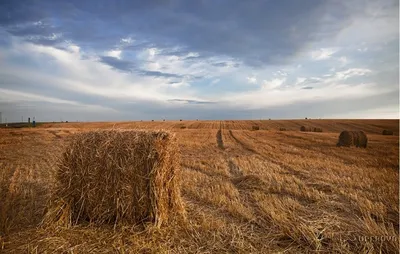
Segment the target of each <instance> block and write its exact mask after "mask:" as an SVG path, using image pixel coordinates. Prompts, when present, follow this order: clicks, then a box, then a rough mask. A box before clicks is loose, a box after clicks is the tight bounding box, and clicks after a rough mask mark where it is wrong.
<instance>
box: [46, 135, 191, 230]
mask: <svg viewBox="0 0 400 254" xmlns="http://www.w3.org/2000/svg"><path fill="white" fill-rule="evenodd" d="M178 173H179V154H178V145H177V142H176V139H175V137H174V136H173V135H172V134H170V133H168V132H165V131H139V130H125V131H123V130H101V131H91V132H86V133H80V134H76V135H75V136H74V137H73V138H72V140H71V143H70V144H69V146H68V147H67V148H66V150H65V152H64V153H63V155H62V158H61V159H60V161H59V165H58V171H57V180H58V188H57V190H56V193H55V199H54V200H55V202H53V205H52V206H51V207H50V208H49V211H48V213H47V215H46V218H45V222H49V223H56V224H62V225H71V224H76V223H77V222H79V221H88V222H91V223H112V224H115V223H119V222H124V223H125V222H126V223H130V224H138V223H144V222H150V223H154V224H155V225H156V226H160V225H161V224H162V223H164V222H166V221H168V218H169V216H170V215H172V214H178V215H183V213H184V209H183V206H182V201H181V197H180V191H179V182H178V178H177V174H178Z"/></svg>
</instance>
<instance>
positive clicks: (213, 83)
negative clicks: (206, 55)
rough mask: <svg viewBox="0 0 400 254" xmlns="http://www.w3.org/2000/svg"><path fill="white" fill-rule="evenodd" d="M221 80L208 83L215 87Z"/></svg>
mask: <svg viewBox="0 0 400 254" xmlns="http://www.w3.org/2000/svg"><path fill="white" fill-rule="evenodd" d="M220 81H221V80H220V79H219V78H217V79H214V80H213V81H211V82H210V84H211V85H215V84H217V83H219V82H220Z"/></svg>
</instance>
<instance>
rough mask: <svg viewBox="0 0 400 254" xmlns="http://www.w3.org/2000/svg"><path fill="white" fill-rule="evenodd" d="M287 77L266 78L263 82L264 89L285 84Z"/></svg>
mask: <svg viewBox="0 0 400 254" xmlns="http://www.w3.org/2000/svg"><path fill="white" fill-rule="evenodd" d="M285 81H286V78H282V79H277V78H276V79H273V80H264V81H263V84H262V89H265V90H272V89H276V88H278V87H280V86H282V85H283V83H285Z"/></svg>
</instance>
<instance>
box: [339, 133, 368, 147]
mask: <svg viewBox="0 0 400 254" xmlns="http://www.w3.org/2000/svg"><path fill="white" fill-rule="evenodd" d="M367 144H368V138H367V135H366V134H365V133H364V132H363V131H342V132H341V133H340V135H339V142H338V143H337V146H346V147H350V146H352V145H354V146H356V147H364V148H366V147H367Z"/></svg>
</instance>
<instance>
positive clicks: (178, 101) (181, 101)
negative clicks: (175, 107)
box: [168, 99, 215, 104]
mask: <svg viewBox="0 0 400 254" xmlns="http://www.w3.org/2000/svg"><path fill="white" fill-rule="evenodd" d="M168 101H169V102H177V103H183V104H214V103H215V102H212V101H198V100H183V99H171V100H168Z"/></svg>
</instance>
